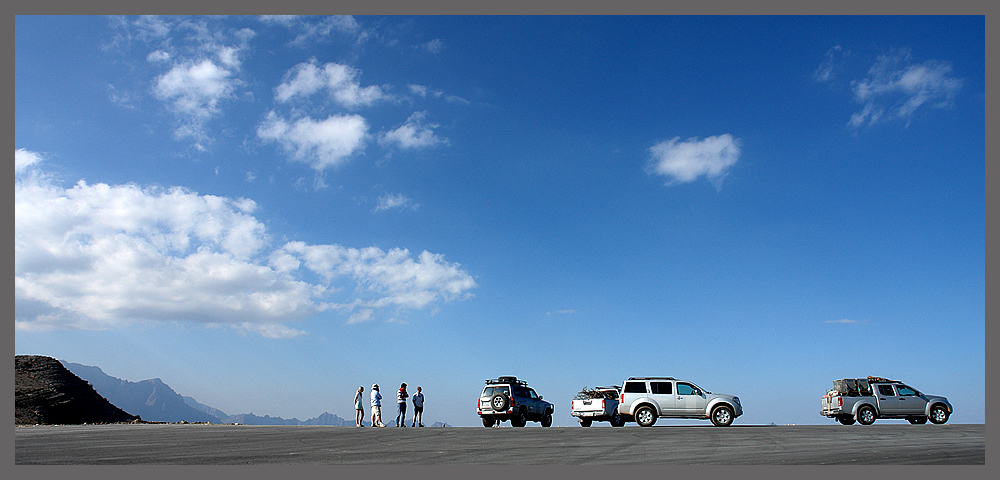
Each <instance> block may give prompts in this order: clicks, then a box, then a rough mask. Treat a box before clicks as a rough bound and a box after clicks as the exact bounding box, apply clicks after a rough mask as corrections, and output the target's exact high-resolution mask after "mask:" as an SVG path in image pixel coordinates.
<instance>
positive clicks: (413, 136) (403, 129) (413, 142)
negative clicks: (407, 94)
mask: <svg viewBox="0 0 1000 480" xmlns="http://www.w3.org/2000/svg"><path fill="white" fill-rule="evenodd" d="M426 117H427V112H414V113H413V114H412V115H410V117H409V118H407V119H406V123H404V124H403V125H400V126H399V128H396V129H395V130H391V131H389V132H386V133H384V134H382V135H381V136H379V143H380V144H382V145H395V146H397V147H399V148H402V149H417V148H428V147H433V146H435V145H440V144H446V143H448V139H446V138H441V137H438V136H436V135H434V129H435V128H438V127H439V126H440V125H438V124H436V123H430V124H428V123H424V119H425V118H426Z"/></svg>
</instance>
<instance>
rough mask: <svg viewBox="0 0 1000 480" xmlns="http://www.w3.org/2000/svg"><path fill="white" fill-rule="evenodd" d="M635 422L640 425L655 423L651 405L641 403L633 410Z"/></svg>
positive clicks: (646, 425) (645, 425)
mask: <svg viewBox="0 0 1000 480" xmlns="http://www.w3.org/2000/svg"><path fill="white" fill-rule="evenodd" d="M635 423H638V424H639V426H640V427H652V426H653V424H654V423H656V412H654V411H653V407H650V406H649V405H643V406H641V407H639V409H638V410H636V411H635Z"/></svg>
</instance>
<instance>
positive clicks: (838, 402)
mask: <svg viewBox="0 0 1000 480" xmlns="http://www.w3.org/2000/svg"><path fill="white" fill-rule="evenodd" d="M837 406H838V407H843V406H844V399H843V398H841V397H837Z"/></svg>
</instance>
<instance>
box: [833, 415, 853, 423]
mask: <svg viewBox="0 0 1000 480" xmlns="http://www.w3.org/2000/svg"><path fill="white" fill-rule="evenodd" d="M837 421H838V422H840V424H841V425H854V417H852V416H850V415H841V416H839V417H837Z"/></svg>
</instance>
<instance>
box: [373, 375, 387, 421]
mask: <svg viewBox="0 0 1000 480" xmlns="http://www.w3.org/2000/svg"><path fill="white" fill-rule="evenodd" d="M372 426H373V427H384V426H385V424H383V423H382V394H381V393H378V384H377V383H373V384H372Z"/></svg>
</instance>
